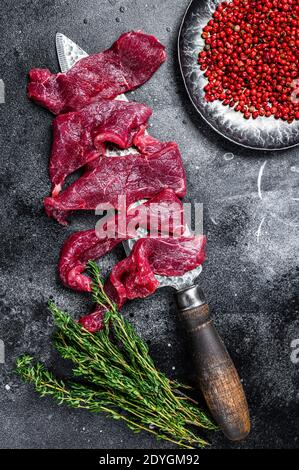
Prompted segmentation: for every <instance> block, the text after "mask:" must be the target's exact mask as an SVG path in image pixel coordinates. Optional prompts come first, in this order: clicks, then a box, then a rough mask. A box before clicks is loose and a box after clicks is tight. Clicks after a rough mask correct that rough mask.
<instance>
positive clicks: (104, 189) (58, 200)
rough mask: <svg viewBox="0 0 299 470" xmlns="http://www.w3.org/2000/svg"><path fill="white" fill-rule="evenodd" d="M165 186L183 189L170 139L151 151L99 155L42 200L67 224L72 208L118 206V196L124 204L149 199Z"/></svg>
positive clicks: (178, 161)
mask: <svg viewBox="0 0 299 470" xmlns="http://www.w3.org/2000/svg"><path fill="white" fill-rule="evenodd" d="M165 188H169V189H173V190H174V191H175V193H176V195H177V196H179V197H183V196H184V195H185V192H186V176H185V171H184V168H183V164H182V159H181V155H180V152H179V149H178V146H177V144H175V143H174V142H169V143H160V149H159V151H156V152H155V153H153V154H142V155H139V154H131V155H126V156H123V157H103V158H101V159H100V161H99V164H98V165H97V167H96V168H95V169H94V170H91V171H88V172H87V173H86V174H85V175H83V176H82V177H81V178H79V179H78V180H77V181H75V182H74V183H73V184H71V185H70V186H69V187H68V188H67V189H65V190H64V191H62V192H61V193H60V194H59V196H57V197H48V198H46V199H45V209H46V212H47V214H48V216H49V217H53V218H54V219H56V220H58V222H60V223H61V224H67V221H66V217H67V216H68V214H69V213H70V212H71V211H75V210H95V209H96V208H97V207H98V206H99V205H100V204H108V203H109V204H110V205H111V206H113V207H115V208H117V207H118V197H119V196H123V197H125V198H126V203H127V207H129V205H130V204H132V203H133V202H135V201H138V200H140V199H149V198H151V197H153V196H155V195H156V194H158V193H159V192H160V191H162V190H163V189H165Z"/></svg>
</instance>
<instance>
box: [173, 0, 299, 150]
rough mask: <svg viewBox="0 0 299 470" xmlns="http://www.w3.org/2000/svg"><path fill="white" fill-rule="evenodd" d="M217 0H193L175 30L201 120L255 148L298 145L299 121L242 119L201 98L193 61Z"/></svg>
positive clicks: (200, 78)
mask: <svg viewBox="0 0 299 470" xmlns="http://www.w3.org/2000/svg"><path fill="white" fill-rule="evenodd" d="M219 3H221V0H193V1H192V2H191V3H190V5H189V7H188V8H187V11H186V13H185V16H184V18H183V22H182V25H181V28H180V32H179V39H178V49H179V62H180V67H181V71H182V75H183V79H184V82H185V86H186V89H187V92H188V94H189V97H190V99H191V101H192V103H193V105H194V106H195V108H196V109H197V111H198V112H199V113H200V114H201V116H202V117H203V119H205V121H206V122H207V123H208V124H209V125H210V126H211V127H212V128H213V129H214V130H215V131H216V132H218V133H219V134H221V135H222V136H224V137H226V138H227V139H229V140H231V141H232V142H234V143H236V144H239V145H242V146H244V147H249V148H252V149H259V150H282V149H286V148H289V147H294V146H295V145H298V144H299V121H298V120H297V121H293V122H292V123H291V124H288V123H286V122H285V121H282V120H281V119H278V120H276V119H274V117H272V116H271V117H270V118H265V117H258V118H257V119H256V120H253V119H249V120H246V119H244V117H243V114H241V113H239V112H235V111H234V110H233V109H232V108H229V107H228V106H223V104H222V103H221V102H220V101H214V102H213V103H208V102H206V101H205V99H204V90H203V88H204V86H205V85H206V84H207V80H206V79H205V77H204V75H203V72H202V71H201V70H200V68H199V65H198V63H197V58H198V54H199V52H200V51H201V50H202V49H203V47H204V40H203V39H202V38H201V33H202V29H203V27H204V26H205V25H206V24H207V22H208V21H209V20H210V19H211V17H212V14H213V12H214V11H215V8H216V7H217V5H218V4H219Z"/></svg>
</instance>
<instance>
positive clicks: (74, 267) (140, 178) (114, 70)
mask: <svg viewBox="0 0 299 470" xmlns="http://www.w3.org/2000/svg"><path fill="white" fill-rule="evenodd" d="M165 59H166V54H165V50H164V47H163V46H162V44H161V43H160V42H159V41H158V40H157V39H156V38H155V37H154V36H149V35H146V34H144V33H142V32H129V33H125V34H123V35H122V36H120V38H119V39H118V40H117V41H116V42H115V43H114V44H113V45H112V47H111V48H110V49H108V50H106V51H104V52H101V53H99V54H95V55H92V56H89V57H87V58H84V59H81V60H80V61H79V62H77V63H76V64H75V65H74V66H73V67H72V69H71V70H70V71H68V72H67V73H59V74H52V73H51V72H50V71H49V70H47V69H33V70H31V71H30V73H29V77H30V82H29V85H28V96H29V97H30V98H31V99H33V100H34V101H36V102H37V103H39V104H41V105H42V106H44V107H46V108H47V109H49V110H50V111H51V112H52V113H54V114H56V115H57V117H56V118H55V119H54V121H53V145H52V152H51V159H50V167H49V172H50V178H51V184H52V192H51V195H50V196H49V197H47V198H46V199H45V210H46V213H47V214H48V216H49V217H52V218H54V219H56V220H57V221H58V222H59V223H60V224H63V225H66V224H67V218H68V217H69V215H70V214H71V213H72V212H73V211H78V210H95V209H96V208H97V207H98V206H99V205H100V204H109V205H110V206H111V207H114V208H115V209H118V196H119V195H125V196H126V203H127V207H128V209H127V212H126V222H127V224H128V223H129V222H130V221H131V222H133V221H134V217H136V208H135V209H134V208H133V207H134V206H132V204H133V203H135V202H137V201H139V200H141V199H146V200H147V201H146V202H145V203H144V204H143V206H142V207H143V210H144V211H145V213H146V219H145V220H146V223H145V227H144V228H149V224H153V223H154V224H156V225H155V226H157V227H158V231H157V233H156V235H155V236H150V237H146V238H141V239H139V240H138V241H137V243H136V244H135V246H134V248H133V250H132V253H131V254H130V256H128V257H127V258H125V259H124V260H122V261H120V262H119V263H117V264H116V265H115V266H114V267H113V269H112V272H111V275H110V277H109V279H108V281H107V282H106V284H105V290H106V292H107V293H108V294H109V295H110V297H111V298H112V300H113V301H114V302H116V304H117V305H118V307H119V308H121V307H122V306H123V304H124V302H125V301H126V300H127V299H134V298H137V297H139V298H140V297H146V296H148V295H150V294H152V293H153V292H154V291H155V290H156V289H157V287H158V285H159V283H158V281H157V279H156V277H155V274H159V275H165V276H174V275H177V276H179V275H183V274H184V273H185V272H187V271H189V270H191V269H194V268H195V267H197V266H198V265H200V264H201V263H202V262H203V261H204V244H205V240H204V237H200V236H197V237H195V236H189V237H187V236H184V231H185V222H184V216H183V207H182V203H181V200H180V198H182V197H183V196H184V195H185V193H186V178H185V172H184V168H183V164H182V159H181V155H180V152H179V149H178V146H177V144H176V143H175V142H160V141H158V140H156V139H154V138H153V137H151V136H149V135H148V134H146V133H145V129H146V127H147V122H148V119H149V117H150V116H151V114H152V110H151V109H150V108H149V107H147V106H145V105H142V104H139V103H135V102H126V101H121V100H115V99H114V98H116V97H117V96H118V95H120V94H122V93H124V92H126V91H129V90H132V89H134V88H136V87H138V86H140V85H142V84H143V83H144V82H146V81H147V80H148V79H149V78H150V77H151V76H152V75H153V73H154V72H155V71H156V70H157V69H158V68H159V66H160V65H161V64H162V63H163V62H164V61H165ZM111 143H113V144H114V145H115V146H117V147H119V148H120V149H127V148H130V147H135V148H136V149H137V150H138V152H132V153H131V154H129V155H125V156H113V157H111V156H109V157H108V156H107V155H106V147H107V145H108V144H109V145H110V144H111ZM80 168H81V169H83V175H82V176H81V177H79V178H78V179H77V180H75V182H73V183H72V184H70V185H69V186H67V187H65V180H66V178H67V177H68V176H69V175H71V174H72V173H73V172H75V171H76V170H78V169H80ZM174 207H175V208H176V209H175V210H173V208H174ZM170 214H171V215H170ZM174 214H175V215H174ZM178 215H179V217H178ZM163 219H165V220H168V222H169V223H170V234H169V236H168V237H167V238H165V236H163V237H161V231H160V227H161V226H162V223H163ZM113 222H114V224H115V236H114V237H111V236H109V235H108V234H109V231H107V230H105V228H107V224H109V219H107V218H104V219H103V221H102V223H101V225H102V226H101V229H102V230H100V231H99V230H98V228H99V227H97V229H91V230H87V231H82V232H77V233H74V234H73V235H71V236H70V237H69V238H68V239H67V240H66V242H65V243H64V246H63V248H62V251H61V255H60V260H59V273H60V277H61V279H62V282H63V283H64V285H66V286H68V287H71V288H72V289H75V290H77V291H87V292H89V291H90V290H91V280H90V278H89V277H88V276H87V275H86V274H84V271H85V269H86V264H87V262H88V260H90V259H99V258H101V257H102V256H104V255H105V254H106V253H108V252H109V251H111V250H112V249H113V248H114V247H115V246H116V245H118V244H119V243H121V242H122V241H124V240H126V239H128V238H129V236H130V235H129V234H128V233H127V231H126V230H125V231H124V230H123V224H120V223H119V220H118V216H116V217H114V221H113ZM107 233H108V234H107ZM102 319H103V312H102V311H101V310H96V311H95V312H93V313H91V314H89V315H87V316H85V317H83V318H81V320H80V321H81V323H82V324H83V325H84V327H85V328H87V329H88V330H89V331H91V332H95V331H97V330H99V329H101V327H102Z"/></svg>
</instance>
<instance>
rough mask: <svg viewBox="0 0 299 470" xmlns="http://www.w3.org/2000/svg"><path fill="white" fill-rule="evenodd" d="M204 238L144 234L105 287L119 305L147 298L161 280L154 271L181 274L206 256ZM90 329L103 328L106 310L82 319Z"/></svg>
mask: <svg viewBox="0 0 299 470" xmlns="http://www.w3.org/2000/svg"><path fill="white" fill-rule="evenodd" d="M204 247H205V238H204V237H202V236H198V237H189V238H168V239H162V238H141V239H140V240H138V241H137V242H136V244H135V245H134V248H133V250H132V252H131V254H130V256H128V257H127V258H125V259H124V260H122V261H120V262H119V263H117V264H116V265H115V266H114V268H113V269H112V272H111V275H110V278H109V280H108V281H107V283H106V285H105V291H106V292H107V294H108V295H109V296H110V298H111V299H112V301H113V302H115V303H116V305H117V307H118V308H119V309H120V308H121V307H122V306H123V304H124V302H125V301H126V300H127V299H136V298H144V297H147V296H148V295H151V294H152V293H154V292H155V290H156V289H157V287H158V286H159V282H158V280H157V279H156V277H155V274H160V275H164V276H181V275H183V274H184V273H186V272H187V271H190V270H192V269H195V268H196V267H197V266H199V265H200V264H202V263H203V262H204V259H205V249H204ZM80 323H81V324H82V325H83V326H84V328H86V329H87V330H88V331H90V332H91V333H94V332H96V331H98V330H99V329H101V328H102V325H103V310H101V309H100V308H97V310H96V311H95V312H93V313H91V314H89V315H86V316H84V317H82V318H81V319H80Z"/></svg>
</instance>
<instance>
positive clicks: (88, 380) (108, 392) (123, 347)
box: [17, 262, 215, 448]
mask: <svg viewBox="0 0 299 470" xmlns="http://www.w3.org/2000/svg"><path fill="white" fill-rule="evenodd" d="M89 270H90V272H91V275H92V278H93V297H94V300H95V301H96V302H97V303H98V304H99V305H100V306H102V307H104V308H105V309H106V314H105V319H104V328H103V330H102V331H100V332H98V333H96V334H91V333H89V332H88V331H86V330H85V329H84V328H83V327H82V326H81V325H80V324H78V323H76V322H75V321H74V320H73V319H72V318H71V317H70V316H69V315H68V314H66V313H64V312H62V311H61V310H59V309H58V308H57V307H56V306H55V304H54V303H52V302H50V303H49V308H50V310H51V312H52V314H53V316H54V320H55V324H56V326H57V331H56V333H55V336H54V346H55V347H56V349H57V350H58V352H59V353H60V355H61V356H62V357H63V358H64V359H69V360H71V361H72V362H73V363H74V369H73V374H74V376H75V377H80V382H78V381H76V380H75V381H68V382H67V383H66V382H64V381H62V380H58V379H57V378H55V376H54V375H53V374H52V373H51V372H49V371H48V370H47V369H46V368H45V367H44V366H43V365H42V364H41V363H35V362H34V360H33V358H32V357H31V356H28V355H24V356H22V357H20V358H19V359H18V360H17V372H18V373H19V374H20V375H21V377H22V378H23V379H24V380H26V381H28V382H30V383H32V384H33V385H34V387H35V389H36V391H37V392H38V393H39V394H40V395H41V396H51V397H53V398H54V399H56V400H57V401H58V402H59V403H60V404H62V403H65V404H67V405H68V406H71V407H73V408H83V409H86V410H89V411H92V412H100V411H104V412H106V413H107V414H108V415H110V416H111V417H112V418H114V419H122V420H124V421H125V422H126V424H127V425H128V427H129V428H130V429H131V430H133V431H134V432H139V431H141V430H145V431H147V432H150V433H152V434H154V435H155V436H156V437H157V438H158V439H166V440H168V441H171V442H173V443H175V444H178V445H179V446H182V447H185V448H194V447H205V445H207V442H206V441H205V440H203V439H201V438H200V437H198V436H197V435H196V434H195V432H194V430H192V427H194V426H196V427H200V428H206V429H215V426H214V424H213V423H212V422H211V421H210V420H209V418H208V417H207V416H206V415H205V413H204V412H202V411H201V410H200V409H199V408H198V406H197V405H196V403H195V402H194V401H193V400H192V399H190V398H189V397H188V396H186V395H185V393H183V392H182V389H184V388H186V387H185V386H183V385H181V384H179V383H177V382H174V381H170V380H169V379H168V378H167V377H166V376H165V375H164V374H163V373H162V372H160V371H159V370H157V369H156V367H155V365H154V363H153V361H152V359H151V357H150V355H149V351H148V347H147V345H146V344H145V343H144V342H143V341H142V339H141V338H140V337H139V336H138V335H137V333H136V331H135V330H134V328H133V327H132V325H131V324H130V323H129V322H127V321H126V320H125V319H124V318H123V317H122V316H121V315H120V314H119V313H118V311H117V308H116V306H115V305H114V304H113V303H112V302H111V301H110V299H109V298H108V296H107V295H106V293H105V291H104V289H103V281H102V279H101V277H100V273H99V268H98V266H97V265H96V264H95V263H94V262H89Z"/></svg>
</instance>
